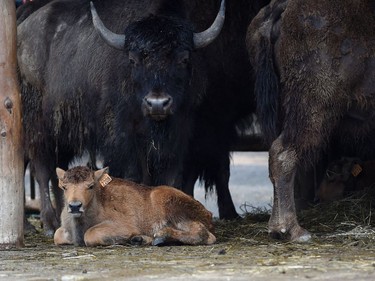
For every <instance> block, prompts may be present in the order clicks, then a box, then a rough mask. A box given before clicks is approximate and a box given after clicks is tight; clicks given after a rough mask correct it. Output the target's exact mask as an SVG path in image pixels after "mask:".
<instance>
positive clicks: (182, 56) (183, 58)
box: [177, 50, 190, 66]
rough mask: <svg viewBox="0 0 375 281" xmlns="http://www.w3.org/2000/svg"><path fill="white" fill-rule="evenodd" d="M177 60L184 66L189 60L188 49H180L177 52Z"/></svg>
mask: <svg viewBox="0 0 375 281" xmlns="http://www.w3.org/2000/svg"><path fill="white" fill-rule="evenodd" d="M177 62H178V64H180V65H182V66H186V65H187V64H189V62H190V53H189V51H186V50H185V51H182V52H179V53H178V54H177Z"/></svg>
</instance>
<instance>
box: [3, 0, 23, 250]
mask: <svg viewBox="0 0 375 281" xmlns="http://www.w3.org/2000/svg"><path fill="white" fill-rule="evenodd" d="M16 33H17V27H16V10H15V3H14V0H1V1H0V249H8V248H13V247H22V246H23V217H24V164H23V148H22V124H21V99H20V91H19V85H18V79H17V74H16V66H17V58H16V48H17V45H16Z"/></svg>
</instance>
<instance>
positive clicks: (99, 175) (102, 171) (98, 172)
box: [94, 167, 109, 182]
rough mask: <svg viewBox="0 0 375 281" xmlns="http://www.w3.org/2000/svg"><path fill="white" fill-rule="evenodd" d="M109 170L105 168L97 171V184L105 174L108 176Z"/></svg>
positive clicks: (95, 176) (95, 173)
mask: <svg viewBox="0 0 375 281" xmlns="http://www.w3.org/2000/svg"><path fill="white" fill-rule="evenodd" d="M108 170H109V168H108V167H105V168H103V169H100V170H97V171H95V172H94V179H95V182H98V181H99V180H100V178H101V177H102V176H103V175H104V174H108Z"/></svg>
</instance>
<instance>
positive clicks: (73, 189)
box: [54, 166, 216, 246]
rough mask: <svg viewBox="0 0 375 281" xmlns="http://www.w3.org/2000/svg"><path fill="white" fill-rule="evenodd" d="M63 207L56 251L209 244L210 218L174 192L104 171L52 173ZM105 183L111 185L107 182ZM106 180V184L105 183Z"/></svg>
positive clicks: (77, 169) (186, 197) (82, 169)
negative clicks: (60, 247)
mask: <svg viewBox="0 0 375 281" xmlns="http://www.w3.org/2000/svg"><path fill="white" fill-rule="evenodd" d="M56 172H57V175H58V178H59V187H61V188H62V189H63V190H64V198H65V207H64V209H63V211H62V214H61V227H60V228H59V229H57V230H56V232H55V235H54V242H55V244H56V245H63V244H75V245H86V246H98V245H111V244H128V243H132V242H136V243H137V244H152V245H161V244H170V243H172V244H174V243H182V244H190V245H201V244H212V243H214V242H215V241H216V237H215V236H214V234H213V229H214V227H213V224H212V214H211V213H210V212H209V211H207V210H206V209H205V208H204V206H203V205H202V204H200V203H199V202H198V201H196V200H195V199H194V198H192V197H191V196H189V195H186V194H185V193H183V192H182V191H179V190H177V189H175V188H173V187H168V186H159V187H154V188H151V187H147V186H143V185H139V184H136V183H134V182H131V181H127V180H123V179H118V178H112V179H111V178H110V177H109V176H108V169H107V168H104V169H101V170H98V171H95V172H94V171H92V170H90V169H89V168H87V167H81V166H79V167H74V168H72V169H70V170H67V171H64V170H62V169H60V168H57V169H56ZM107 179H110V182H109V181H108V180H107ZM106 180H107V181H106Z"/></svg>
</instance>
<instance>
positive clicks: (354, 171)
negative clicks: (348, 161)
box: [352, 164, 362, 177]
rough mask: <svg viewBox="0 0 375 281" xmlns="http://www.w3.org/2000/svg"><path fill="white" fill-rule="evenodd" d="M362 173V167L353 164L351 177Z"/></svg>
mask: <svg viewBox="0 0 375 281" xmlns="http://www.w3.org/2000/svg"><path fill="white" fill-rule="evenodd" d="M361 172H362V167H361V166H360V165H359V164H355V165H354V166H353V168H352V175H353V177H356V176H358V175H359V174H360V173H361Z"/></svg>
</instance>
